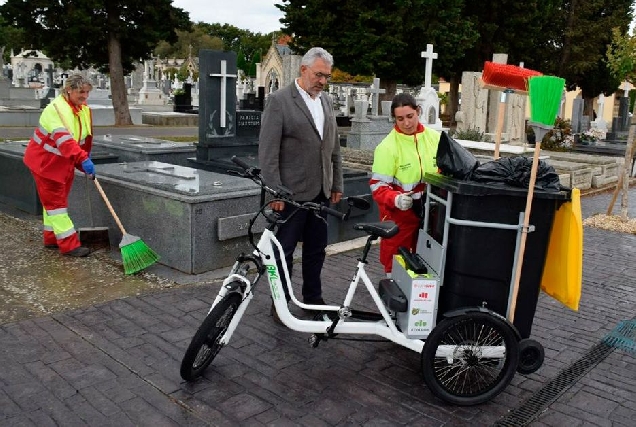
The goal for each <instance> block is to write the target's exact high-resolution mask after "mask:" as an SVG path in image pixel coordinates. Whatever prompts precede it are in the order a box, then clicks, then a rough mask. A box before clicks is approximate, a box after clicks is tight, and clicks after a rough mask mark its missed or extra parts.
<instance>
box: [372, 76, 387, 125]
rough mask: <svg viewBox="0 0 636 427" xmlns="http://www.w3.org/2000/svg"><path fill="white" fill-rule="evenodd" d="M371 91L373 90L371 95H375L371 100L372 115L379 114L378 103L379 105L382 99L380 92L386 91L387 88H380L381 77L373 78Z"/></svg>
mask: <svg viewBox="0 0 636 427" xmlns="http://www.w3.org/2000/svg"><path fill="white" fill-rule="evenodd" d="M369 92H371V95H372V96H373V100H372V101H371V115H372V116H377V115H378V105H379V101H380V94H381V93H385V92H386V89H380V79H379V78H377V77H376V78H374V79H373V84H372V85H371V88H370V89H369Z"/></svg>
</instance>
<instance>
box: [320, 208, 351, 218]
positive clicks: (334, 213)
mask: <svg viewBox="0 0 636 427" xmlns="http://www.w3.org/2000/svg"><path fill="white" fill-rule="evenodd" d="M320 212H324V213H326V214H328V215H332V216H335V217H336V218H338V219H339V220H341V221H344V220H345V219H347V217H348V216H349V213H348V212H340V211H338V210H335V209H331V208H330V207H329V206H325V205H321V206H320Z"/></svg>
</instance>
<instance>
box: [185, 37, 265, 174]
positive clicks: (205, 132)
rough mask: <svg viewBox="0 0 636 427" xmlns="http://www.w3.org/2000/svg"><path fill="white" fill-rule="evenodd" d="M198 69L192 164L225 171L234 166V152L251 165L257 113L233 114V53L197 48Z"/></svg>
mask: <svg viewBox="0 0 636 427" xmlns="http://www.w3.org/2000/svg"><path fill="white" fill-rule="evenodd" d="M199 70H200V71H199V83H200V88H199V91H200V101H199V142H198V144H197V150H196V158H195V159H191V161H192V162H194V163H195V164H196V165H193V167H198V168H202V169H206V170H210V171H215V172H221V173H225V172H227V171H228V170H235V169H236V165H235V164H234V163H233V162H232V161H231V158H232V156H235V155H236V156H238V157H241V158H243V160H244V161H246V162H247V163H250V164H254V163H255V162H256V155H257V152H258V132H259V130H260V112H258V111H250V112H249V113H248V114H243V113H241V112H239V113H238V114H237V110H236V83H237V77H238V72H237V67H236V53H235V52H222V51H216V50H209V49H201V50H200V51H199ZM239 128H240V129H239Z"/></svg>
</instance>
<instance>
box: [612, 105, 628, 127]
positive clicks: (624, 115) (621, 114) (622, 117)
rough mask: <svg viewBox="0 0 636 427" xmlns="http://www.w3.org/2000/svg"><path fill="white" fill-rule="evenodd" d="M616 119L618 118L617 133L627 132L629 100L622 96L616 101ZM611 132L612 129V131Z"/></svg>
mask: <svg viewBox="0 0 636 427" xmlns="http://www.w3.org/2000/svg"><path fill="white" fill-rule="evenodd" d="M618 118H619V122H618V125H619V128H618V129H617V130H616V131H617V132H627V131H629V122H630V116H629V98H628V97H626V96H623V97H621V98H620V99H619V101H618ZM612 130H613V129H612Z"/></svg>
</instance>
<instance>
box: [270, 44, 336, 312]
mask: <svg viewBox="0 0 636 427" xmlns="http://www.w3.org/2000/svg"><path fill="white" fill-rule="evenodd" d="M332 66H333V57H332V56H331V54H330V53H329V52H327V51H326V50H324V49H322V48H320V47H314V48H312V49H310V50H309V51H308V52H307V53H306V54H305V56H303V59H302V61H301V66H300V77H299V78H297V79H295V81H294V82H293V83H291V84H290V85H289V86H287V87H285V88H283V89H281V90H278V91H276V92H274V93H272V94H270V95H269V97H268V98H267V104H266V105H265V110H264V111H263V116H262V120H261V131H260V136H259V147H258V163H259V166H260V168H261V171H262V174H263V178H264V179H265V182H266V183H267V184H268V185H269V186H277V185H283V186H285V187H286V188H287V189H289V190H291V191H292V192H293V194H294V196H293V197H294V200H296V201H298V202H309V201H313V202H317V203H325V204H326V203H328V202H331V203H338V202H339V201H340V198H341V197H342V191H343V182H342V158H341V156H340V141H339V138H338V127H337V124H336V118H335V115H334V111H333V106H332V103H331V99H330V97H329V96H328V95H323V94H322V90H323V89H324V87H325V85H326V84H327V82H328V81H329V79H330V78H331V67H332ZM270 206H271V208H272V209H274V210H276V211H280V212H281V214H282V215H283V216H284V217H288V216H289V215H290V214H291V213H292V212H293V209H290V206H285V204H284V203H283V202H272V203H271V204H270ZM276 237H277V238H278V240H279V241H280V242H281V245H282V247H283V250H284V252H285V260H286V263H287V268H288V269H289V272H290V274H291V271H292V261H293V258H292V256H293V253H294V249H295V248H296V245H297V243H298V242H299V241H302V242H303V248H302V276H303V287H302V294H303V302H305V303H306V304H318V305H324V304H325V302H324V300H323V298H322V284H321V281H320V272H321V270H322V265H323V263H324V261H325V248H326V247H327V223H326V221H325V220H324V219H323V218H319V217H317V216H316V215H314V214H313V213H311V212H307V211H304V210H301V211H299V212H297V213H296V214H295V215H294V216H292V217H291V219H290V220H289V221H288V222H287V223H285V224H284V225H283V226H282V227H280V229H279V230H278V233H277V235H276ZM279 266H280V264H279ZM285 293H286V294H287V287H286V286H285ZM288 300H289V297H288ZM272 314H274V313H272Z"/></svg>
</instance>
